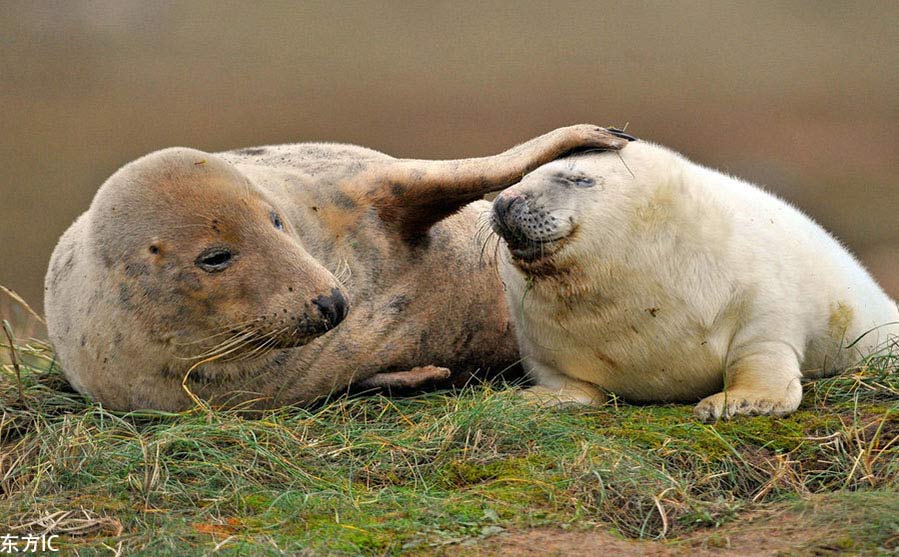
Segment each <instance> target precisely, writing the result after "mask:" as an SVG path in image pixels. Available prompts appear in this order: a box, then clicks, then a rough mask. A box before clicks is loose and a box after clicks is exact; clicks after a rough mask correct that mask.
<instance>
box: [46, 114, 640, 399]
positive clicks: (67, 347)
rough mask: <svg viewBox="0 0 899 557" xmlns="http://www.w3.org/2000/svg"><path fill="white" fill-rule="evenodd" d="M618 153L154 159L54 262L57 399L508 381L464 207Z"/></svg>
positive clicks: (189, 153) (505, 323) (119, 186)
mask: <svg viewBox="0 0 899 557" xmlns="http://www.w3.org/2000/svg"><path fill="white" fill-rule="evenodd" d="M623 143H624V142H623V141H622V140H621V139H620V138H618V137H616V136H615V135H613V134H610V133H609V132H608V131H606V130H605V129H602V128H597V127H596V126H588V125H582V126H572V127H568V128H562V129H558V130H555V131H553V132H550V133H548V134H546V135H544V136H541V137H538V138H536V139H533V140H531V141H528V142H526V143H524V144H522V145H520V146H518V147H516V148H513V149H511V150H509V151H506V152H504V153H502V154H499V155H497V156H493V157H485V158H478V159H467V160H456V161H422V160H404V159H394V158H392V157H389V156H387V155H385V154H383V153H379V152H376V151H373V150H370V149H365V148H362V147H356V146H352V145H335V144H319V143H313V144H294V145H280V146H269V147H258V148H251V149H243V150H238V151H229V152H225V153H217V154H210V153H205V152H202V151H197V150H193V149H186V148H172V149H165V150H162V151H158V152H155V153H152V154H150V155H147V156H145V157H143V158H141V159H138V160H136V161H134V162H132V163H129V164H127V165H125V166H124V167H123V168H122V169H120V170H119V171H118V172H116V173H115V174H113V175H112V176H111V177H110V178H109V179H108V180H107V181H106V182H105V183H104V184H103V186H102V187H101V188H100V189H99V191H98V192H97V194H96V196H95V198H94V200H93V202H92V204H91V206H90V208H89V209H88V211H87V212H85V213H84V214H83V215H81V217H79V218H78V220H77V221H76V222H75V223H74V224H73V225H72V226H71V227H70V228H69V229H68V231H66V233H65V234H64V235H63V236H62V238H61V239H60V241H59V244H58V245H57V246H56V249H55V251H54V252H53V256H52V258H51V261H50V267H49V271H48V273H47V277H46V282H45V290H46V296H45V300H46V301H45V306H46V307H45V310H46V314H47V322H48V328H49V333H50V339H51V340H52V342H53V344H54V346H55V348H56V351H57V355H58V358H59V361H60V362H61V364H62V369H63V372H64V373H65V375H66V377H67V378H68V380H69V381H70V382H71V383H72V385H73V386H74V387H75V388H76V389H77V390H78V391H80V392H81V393H84V394H85V395H88V396H90V397H91V398H93V399H95V400H96V401H99V402H101V403H103V404H104V405H106V406H107V407H109V408H112V409H117V410H133V409H160V410H172V411H175V410H181V409H185V408H188V407H190V406H191V405H192V404H194V403H196V402H198V401H200V400H202V401H206V402H207V403H209V404H213V405H221V406H240V407H254V408H258V407H273V406H280V405H285V404H301V403H306V402H310V401H313V400H315V399H317V398H319V397H321V396H324V395H328V394H329V393H332V392H334V391H338V390H341V389H345V388H347V387H348V386H349V385H351V384H361V385H362V386H366V385H369V386H385V385H386V386H390V385H416V384H419V383H420V382H421V381H423V380H426V379H428V378H435V377H444V376H446V375H447V374H448V373H449V371H448V370H447V369H446V367H449V368H452V370H453V372H454V373H462V372H465V371H474V370H476V369H493V370H496V369H498V368H502V367H505V366H508V365H510V364H511V363H513V362H515V361H516V360H517V358H518V355H517V350H516V347H515V343H514V338H513V337H512V333H511V332H510V323H509V318H508V313H507V311H506V309H505V306H504V301H503V296H502V286H501V283H500V281H499V278H498V276H497V273H496V269H495V266H493V265H491V264H490V263H489V261H488V260H487V259H485V258H482V257H481V254H480V251H479V250H480V245H479V244H478V242H477V241H476V239H475V238H476V227H477V220H478V218H479V217H480V216H481V215H482V214H483V213H484V212H485V211H487V210H489V204H487V203H486V202H483V201H481V202H480V203H472V202H475V201H477V200H479V199H480V198H481V197H482V196H483V194H485V193H487V192H490V191H494V190H498V189H502V188H503V187H506V186H508V185H510V184H512V183H515V182H516V181H518V180H520V179H521V177H522V176H523V175H524V174H525V173H527V172H529V171H531V170H533V169H534V168H537V167H538V166H540V165H542V164H545V163H547V162H550V161H552V160H553V159H555V158H557V157H560V156H563V155H565V154H567V153H570V152H572V151H576V150H578V149H591V148H597V149H616V148H620V147H621V146H622V144H623ZM446 217H449V218H446ZM443 219H445V220H443Z"/></svg>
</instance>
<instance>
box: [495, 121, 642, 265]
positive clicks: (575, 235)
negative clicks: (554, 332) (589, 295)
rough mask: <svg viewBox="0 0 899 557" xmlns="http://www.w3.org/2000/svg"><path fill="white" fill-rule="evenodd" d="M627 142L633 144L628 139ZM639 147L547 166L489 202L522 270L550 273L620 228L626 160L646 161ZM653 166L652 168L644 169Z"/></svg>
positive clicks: (629, 179) (627, 181) (629, 180)
mask: <svg viewBox="0 0 899 557" xmlns="http://www.w3.org/2000/svg"><path fill="white" fill-rule="evenodd" d="M626 138H627V139H629V140H633V138H631V137H630V136H626ZM643 145H644V144H643V143H642V142H637V143H629V144H628V146H627V148H626V149H623V150H621V151H615V152H612V151H598V150H597V151H590V152H586V153H582V154H578V155H573V156H570V157H568V158H565V159H559V160H556V161H553V162H551V163H549V164H545V165H543V166H541V167H540V168H538V169H537V170H535V171H533V172H531V173H530V174H528V175H526V176H525V177H524V178H523V179H522V180H521V182H519V183H518V184H516V185H514V186H512V187H510V188H507V189H505V190H503V191H502V192H501V193H500V194H499V195H498V196H497V197H496V199H495V200H494V201H493V211H492V216H491V221H492V222H491V224H492V227H493V230H494V232H496V233H497V234H498V235H499V236H501V237H502V238H503V239H504V240H505V242H506V247H507V248H508V250H509V254H510V256H511V257H510V261H511V263H512V264H513V265H514V266H515V267H517V268H518V269H519V270H520V271H522V272H524V273H526V274H530V275H534V276H540V275H547V274H552V273H554V272H556V271H557V270H559V269H560V268H562V267H565V266H567V264H568V263H571V262H573V261H575V260H576V259H577V257H578V254H580V253H585V252H590V253H602V246H600V245H596V244H597V243H599V242H600V241H601V240H600V238H609V237H610V235H614V234H615V229H616V228H618V229H623V227H626V225H627V223H624V222H621V221H622V217H621V215H622V213H621V212H620V211H614V210H611V209H610V208H611V207H613V206H620V205H621V203H622V202H621V199H623V198H626V197H627V196H628V193H627V192H628V191H630V190H631V189H633V188H632V186H633V183H634V180H635V177H634V175H633V174H632V173H631V171H630V168H629V165H628V163H627V160H628V159H635V160H640V161H641V162H642V159H643V158H645V155H644V148H643ZM643 166H652V165H643Z"/></svg>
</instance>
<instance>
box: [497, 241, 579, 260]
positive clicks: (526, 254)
mask: <svg viewBox="0 0 899 557" xmlns="http://www.w3.org/2000/svg"><path fill="white" fill-rule="evenodd" d="M564 240H565V238H564V237H563V238H559V239H556V240H542V241H533V240H529V241H527V240H526V241H524V242H521V241H518V242H515V243H511V242H509V241H508V240H506V245H507V246H508V248H509V253H511V254H512V259H514V260H516V261H522V262H525V263H535V262H537V261H544V260H549V259H551V258H552V256H553V255H555V253H556V252H557V251H558V250H559V248H560V247H561V245H562V243H563V241H564Z"/></svg>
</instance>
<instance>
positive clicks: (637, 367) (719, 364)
mask: <svg viewBox="0 0 899 557" xmlns="http://www.w3.org/2000/svg"><path fill="white" fill-rule="evenodd" d="M653 321H654V322H651V323H647V322H646V321H645V320H628V319H626V318H621V319H615V320H610V321H606V322H600V323H597V322H592V323H591V322H589V321H587V322H585V320H583V319H581V320H579V321H577V322H576V324H575V323H572V322H568V323H565V324H560V323H558V322H556V323H555V324H554V326H551V325H550V324H549V322H543V323H540V324H536V323H531V324H530V326H529V327H528V329H529V330H533V331H541V333H540V337H539V338H535V339H534V341H535V344H536V343H539V346H540V347H539V348H537V350H536V351H535V352H534V353H535V354H539V355H538V356H536V357H537V358H538V359H539V360H540V361H542V362H543V363H544V364H546V365H548V366H550V367H552V368H553V369H556V370H558V371H559V372H561V373H563V374H565V375H567V376H569V377H572V378H575V379H579V380H581V381H585V382H588V383H592V384H594V385H597V386H599V387H601V388H603V389H604V390H606V391H609V392H611V393H615V394H616V395H619V396H621V397H623V398H624V399H626V400H632V401H636V402H651V401H672V402H673V401H696V400H699V399H701V398H703V397H705V396H708V395H710V394H713V393H715V392H718V391H720V390H721V388H722V386H723V384H724V367H725V361H726V355H727V342H728V338H729V336H730V334H729V333H728V332H727V331H725V330H723V329H722V330H704V329H703V328H701V327H695V326H691V325H690V324H689V323H688V322H686V321H688V320H687V319H683V318H679V317H678V316H673V318H672V319H658V320H656V319H653ZM572 325H573V326H572ZM550 330H552V333H551V334H547V333H548V332H549V331H550ZM670 330H680V331H682V333H681V334H679V335H672V334H670V333H667V334H666V333H665V331H670Z"/></svg>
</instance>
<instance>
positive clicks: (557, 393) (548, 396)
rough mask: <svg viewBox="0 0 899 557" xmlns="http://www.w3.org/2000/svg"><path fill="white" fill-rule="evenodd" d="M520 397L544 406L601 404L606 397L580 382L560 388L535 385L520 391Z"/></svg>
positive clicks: (597, 390) (594, 388)
mask: <svg viewBox="0 0 899 557" xmlns="http://www.w3.org/2000/svg"><path fill="white" fill-rule="evenodd" d="M521 397H522V398H524V399H525V400H526V401H528V402H532V403H534V404H537V405H539V406H544V407H548V408H550V407H566V406H602V404H603V403H604V402H606V400H608V397H607V396H606V395H605V393H603V392H602V391H600V390H599V389H597V388H596V387H593V386H592V385H588V384H587V383H582V382H580V381H578V382H577V384H574V383H572V384H570V385H566V386H565V387H563V388H561V389H554V388H550V387H544V386H543V385H535V386H533V387H530V388H528V389H524V390H523V391H521Z"/></svg>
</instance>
